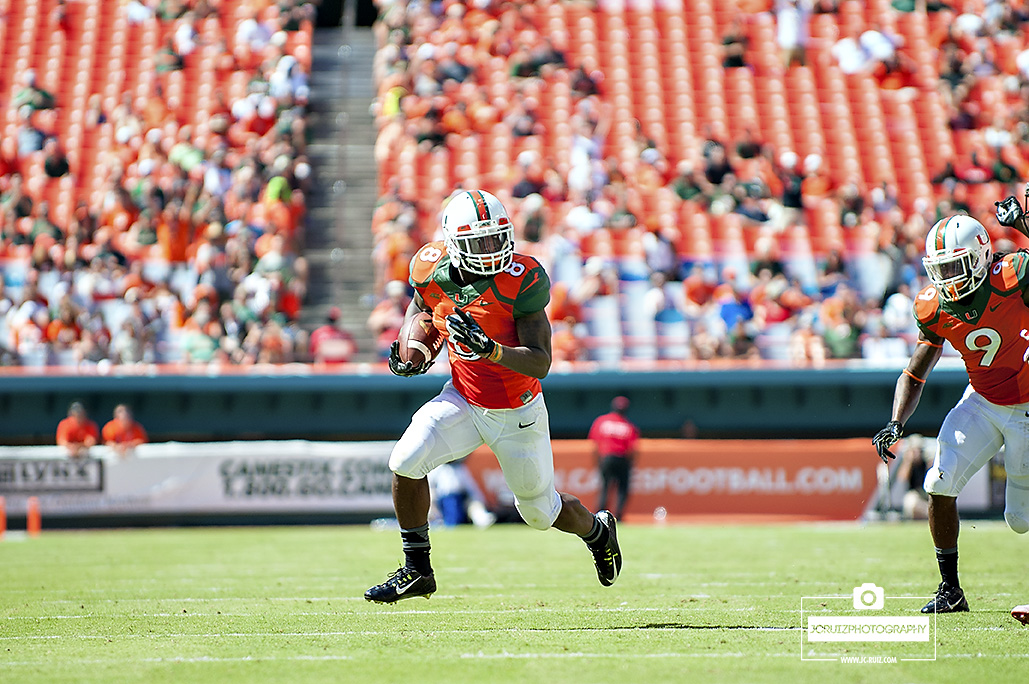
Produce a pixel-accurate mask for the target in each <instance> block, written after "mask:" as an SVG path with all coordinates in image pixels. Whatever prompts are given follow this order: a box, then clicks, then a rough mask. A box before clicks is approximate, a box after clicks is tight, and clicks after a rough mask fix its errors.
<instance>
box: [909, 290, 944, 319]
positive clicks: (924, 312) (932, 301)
mask: <svg viewBox="0 0 1029 684" xmlns="http://www.w3.org/2000/svg"><path fill="white" fill-rule="evenodd" d="M914 309H915V318H917V319H918V320H919V321H921V322H922V323H927V322H929V321H931V320H932V319H933V318H935V317H936V314H937V312H939V310H940V295H939V293H938V292H937V291H936V288H935V287H933V286H932V285H927V286H925V287H923V288H922V290H921V291H920V292H919V293H918V294H917V295H915V306H914Z"/></svg>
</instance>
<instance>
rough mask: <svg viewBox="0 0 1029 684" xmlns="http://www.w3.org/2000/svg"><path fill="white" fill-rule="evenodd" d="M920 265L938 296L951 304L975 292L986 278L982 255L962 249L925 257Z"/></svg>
mask: <svg viewBox="0 0 1029 684" xmlns="http://www.w3.org/2000/svg"><path fill="white" fill-rule="evenodd" d="M922 264H923V265H924V266H925V271H926V273H928V274H929V279H930V280H932V282H933V285H934V286H935V287H936V290H937V291H938V292H939V293H940V296H941V297H943V298H944V299H946V300H948V301H951V302H954V301H957V300H959V299H962V298H964V297H966V296H968V295H970V294H971V293H973V292H975V290H976V288H977V287H979V285H980V283H982V281H983V279H984V278H985V277H986V266H987V264H986V263H985V260H984V259H983V258H982V255H980V254H979V253H977V252H974V251H972V250H970V249H967V248H964V247H962V248H960V249H956V250H953V251H949V252H943V253H940V254H934V255H932V256H926V257H925V258H924V259H922Z"/></svg>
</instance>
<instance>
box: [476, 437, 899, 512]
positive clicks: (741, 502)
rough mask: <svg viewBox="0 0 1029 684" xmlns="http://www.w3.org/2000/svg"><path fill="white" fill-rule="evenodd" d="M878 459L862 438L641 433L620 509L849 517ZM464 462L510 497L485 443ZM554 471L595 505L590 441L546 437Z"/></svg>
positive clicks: (864, 495)
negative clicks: (692, 437) (679, 436)
mask: <svg viewBox="0 0 1029 684" xmlns="http://www.w3.org/2000/svg"><path fill="white" fill-rule="evenodd" d="M878 463H879V459H878V458H876V455H875V452H874V451H873V450H872V449H871V446H870V444H869V441H868V440H867V439H841V440H761V441H755V440H678V439H649V440H641V442H640V445H639V453H638V456H637V458H636V461H635V464H634V467H633V471H632V479H631V485H630V494H629V502H628V506H627V508H626V513H627V514H629V515H632V514H636V515H645V516H647V517H650V516H655V517H657V518H658V519H660V518H662V517H663V516H665V515H675V516H683V515H693V516H702V515H742V516H749V515H754V516H784V517H789V518H795V519H812V520H856V519H858V518H860V517H861V514H862V513H863V512H864V510H865V508H866V506H867V505H868V503H869V501H870V500H871V498H872V497H873V496H874V492H875V489H876V465H877V464H878ZM468 466H469V469H470V470H471V471H472V473H473V475H474V476H475V477H476V479H477V481H478V483H479V485H480V486H481V487H482V490H483V494H484V495H485V496H486V497H487V499H489V500H490V502H491V503H493V504H494V505H496V504H498V503H500V504H504V503H506V502H507V501H509V500H510V492H509V491H508V490H507V486H506V484H505V483H504V476H503V473H502V472H501V470H500V466H498V465H497V461H496V459H495V458H494V457H493V455H492V453H490V452H489V450H488V449H480V450H478V451H476V452H475V453H474V454H472V456H471V457H470V458H469V459H468ZM554 476H555V480H556V483H557V488H558V490H559V491H564V492H568V493H570V494H574V495H575V496H577V497H579V498H580V499H581V500H582V501H583V503H585V504H586V506H587V507H589V508H591V509H592V508H595V505H596V502H597V497H598V494H599V488H600V478H599V475H598V473H597V467H596V464H595V462H594V456H593V445H592V443H591V442H589V441H588V440H563V441H559V442H554ZM608 503H609V506H612V505H613V504H614V499H613V492H612V493H611V495H610V497H609V498H608Z"/></svg>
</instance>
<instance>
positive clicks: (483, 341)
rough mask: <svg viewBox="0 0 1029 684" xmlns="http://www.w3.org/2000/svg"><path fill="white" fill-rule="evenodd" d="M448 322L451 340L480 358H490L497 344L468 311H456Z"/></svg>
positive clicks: (448, 317) (448, 318)
mask: <svg viewBox="0 0 1029 684" xmlns="http://www.w3.org/2000/svg"><path fill="white" fill-rule="evenodd" d="M446 322H447V332H449V333H450V339H452V340H453V341H454V342H457V343H458V344H463V345H464V346H466V347H468V349H470V350H471V351H472V352H474V353H476V354H478V355H479V356H489V355H490V354H492V353H493V350H494V349H496V346H497V343H496V342H494V341H493V340H491V339H490V336H489V335H487V334H486V332H485V331H484V330H483V329H482V326H480V325H479V324H478V323H476V322H475V319H474V318H472V316H471V314H469V313H468V312H467V311H464V310H463V309H454V313H452V314H450V315H449V316H447V321H446Z"/></svg>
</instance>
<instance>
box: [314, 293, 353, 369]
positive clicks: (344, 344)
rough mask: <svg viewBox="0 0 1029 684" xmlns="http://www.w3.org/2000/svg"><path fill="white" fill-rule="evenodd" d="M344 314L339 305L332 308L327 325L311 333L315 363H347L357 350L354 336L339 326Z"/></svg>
mask: <svg viewBox="0 0 1029 684" xmlns="http://www.w3.org/2000/svg"><path fill="white" fill-rule="evenodd" d="M342 315H343V313H342V312H341V311H340V309H339V307H338V306H334V307H332V308H330V309H329V315H328V320H327V321H326V322H325V325H322V326H320V327H318V328H316V329H315V330H314V332H312V333H311V341H310V342H309V346H310V349H311V358H312V359H313V360H314V362H315V363H346V362H347V361H349V360H350V359H351V358H352V357H353V356H354V352H355V351H357V345H355V344H354V338H353V336H352V335H351V334H350V333H348V332H347V331H346V330H343V329H342V328H340V327H339V319H340V318H341V317H342Z"/></svg>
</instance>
